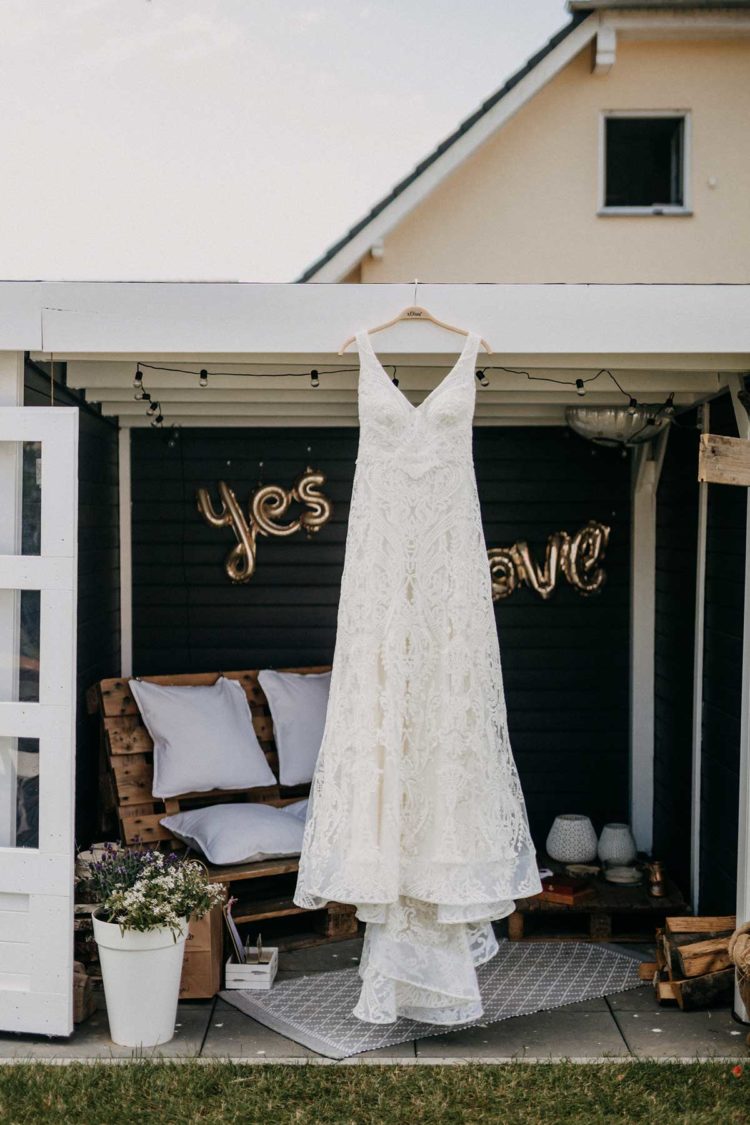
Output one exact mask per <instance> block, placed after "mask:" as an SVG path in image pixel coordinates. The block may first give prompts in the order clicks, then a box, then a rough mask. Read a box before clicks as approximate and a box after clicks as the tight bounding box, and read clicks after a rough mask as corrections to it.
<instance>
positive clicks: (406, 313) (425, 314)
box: [338, 278, 492, 355]
mask: <svg viewBox="0 0 750 1125" xmlns="http://www.w3.org/2000/svg"><path fill="white" fill-rule="evenodd" d="M418 285H419V281H418V280H417V278H415V279H414V304H413V305H407V306H406V308H405V309H402V310H401V312H400V313H398V314H397V315H396V316H394V317H393V318H392V319H391V320H386V322H385V324H378V325H376V327H375V328H370V329H368V335H369V336H372V334H373V333H374V332H382V331H383V329H384V328H390V327H391V325H393V324H398V323H399V321H401V320H427V321H429V322H430V324H436V325H437V326H438V328H445V329H446V330H447V331H448V332H456V333H458V335H459V336H468V335H469V333H468V331H467V329H466V328H458V327H457V326H456V325H455V324H447V323H446V322H445V321H444V320H438V318H437V317H436V316H433V315H432V313H431V312H430V311H429V309H426V308H424V307H423V306H422V305H418V304H417V287H418ZM356 338H357V337H356V336H350V337H349V339H348V340H345V341H344V343H343V344H342V345H341V347H340V348H339V352H338V354H339V355H343V354H344V352H345V351H346V349H347V348H348V347H349V345H350V344H353V343H354V341H355V340H356ZM479 342H480V344H481V345H482V347H483V348H484V350H485V351H486V352H488V353H489V354H490V355H491V354H492V348H491V347H490V345H489V344H488V343H487V341H486V340H485V339H482V338H480V340H479Z"/></svg>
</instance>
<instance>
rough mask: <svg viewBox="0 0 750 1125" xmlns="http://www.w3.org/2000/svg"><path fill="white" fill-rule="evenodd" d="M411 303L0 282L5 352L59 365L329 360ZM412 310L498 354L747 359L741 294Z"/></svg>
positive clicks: (460, 303) (545, 288) (445, 345)
mask: <svg viewBox="0 0 750 1125" xmlns="http://www.w3.org/2000/svg"><path fill="white" fill-rule="evenodd" d="M413 297H414V286H413V285H395V284H394V285H391V284H388V285H335V286H332V285H321V284H315V285H279V284H257V285H256V284H215V285H210V284H177V283H174V284H172V283H165V284H161V285H157V284H149V283H147V282H139V283H136V282H134V283H124V284H119V285H118V284H112V283H109V282H92V283H88V284H86V283H83V282H43V283H36V282H31V283H16V282H3V283H0V348H5V349H12V350H24V349H28V350H31V351H42V352H47V353H49V352H50V351H54V353H55V355H56V357H57V358H61V359H62V358H69V357H70V356H71V355H73V354H80V355H85V354H88V355H101V354H106V355H110V356H113V355H114V354H115V353H119V354H118V355H117V358H118V359H121V360H123V359H127V358H128V357H134V358H136V359H143V358H144V357H145V355H146V354H147V353H151V354H154V353H158V354H160V355H165V354H181V355H183V356H184V355H188V354H192V355H205V356H206V357H209V356H211V355H239V356H241V357H244V358H245V361H247V358H248V357H249V356H253V357H257V358H262V357H264V356H265V357H267V356H274V357H275V358H276V361H277V362H278V359H279V357H280V356H285V357H288V358H291V357H294V356H297V357H299V356H303V357H304V356H308V355H316V356H330V357H332V358H333V357H334V356H336V353H337V351H338V348H339V347H340V346H341V343H342V342H343V341H344V340H345V339H346V338H347V337H348V336H349V335H350V334H351V332H352V331H353V330H354V329H357V328H367V327H369V326H370V325H373V324H378V323H380V322H382V321H383V320H387V319H389V317H392V316H393V314H394V312H395V311H398V309H399V308H403V307H404V306H405V305H407V304H409V303H411V302H412V301H413ZM419 301H420V303H421V304H424V305H426V306H427V307H428V308H429V309H430V310H431V311H432V312H434V314H435V315H436V316H438V317H440V318H441V319H445V320H447V321H449V322H451V323H454V324H460V325H462V326H465V327H467V328H474V329H477V330H480V331H481V332H482V335H483V336H484V337H485V339H487V340H489V342H490V344H491V346H492V348H493V350H494V354H495V356H502V357H509V356H512V355H522V356H529V355H538V356H544V355H566V356H571V355H580V356H585V357H586V359H585V360H584V361H583V364H584V366H590V365H591V363H593V362H598V361H599V359H600V358H601V359H604V357H610V356H617V355H621V356H628V355H630V356H644V355H651V356H657V357H666V356H698V355H702V356H704V357H708V358H706V359H704V361H703V363H704V365H707V366H708V367H710V368H713V369H714V370H715V369H716V367H717V366H718V367H719V368H724V369H727V370H729V369H731V368H732V367H734V364H735V362H736V358H737V356H738V355H742V356H744V357H745V358H744V366H745V367H747V366H748V355H749V353H750V340H749V338H748V327H747V326H748V324H749V323H750V285H496V284H488V285H475V284H467V285H460V284H456V285H454V284H448V285H436V284H431V285H422V286H420V289H419ZM42 326H43V331H42ZM42 341H43V342H42ZM379 348H380V350H381V352H383V353H385V354H386V355H398V354H402V355H404V356H411V355H416V354H419V355H423V356H424V355H432V356H434V357H436V359H437V362H443V359H444V357H446V356H452V357H453V358H455V354H456V351H457V348H456V340H455V337H454V336H452V335H451V333H448V332H444V331H442V330H441V329H439V328H437V327H435V326H434V325H429V324H426V323H425V324H420V325H418V326H416V325H415V324H413V323H402V324H399V325H396V326H394V327H393V328H392V329H389V331H388V332H387V333H385V334H384V335H383V336H382V337H381V338H380V340H379ZM347 354H348V355H352V354H353V353H352V352H351V351H350V353H347ZM723 357H726V360H725V359H724V358H723ZM733 357H734V358H733ZM501 362H505V360H501ZM618 366H628V364H627V363H625V364H623V363H620V364H618ZM654 366H655V367H657V368H659V367H661V366H664V364H663V363H661V362H659V360H658V359H657V361H656V362H655V363H654Z"/></svg>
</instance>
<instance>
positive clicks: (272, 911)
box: [232, 895, 308, 925]
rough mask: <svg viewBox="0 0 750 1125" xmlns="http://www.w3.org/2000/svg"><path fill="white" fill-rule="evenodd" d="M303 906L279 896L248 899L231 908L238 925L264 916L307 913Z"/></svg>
mask: <svg viewBox="0 0 750 1125" xmlns="http://www.w3.org/2000/svg"><path fill="white" fill-rule="evenodd" d="M307 913H308V911H307V909H306V908H305V907H304V906H297V904H296V903H295V902H294V901H293V900H292V899H291V898H289V897H288V896H286V895H284V896H282V897H280V898H270V899H259V900H258V901H257V902H253V900H252V899H248V900H247V901H245V902H242V901H240V902H238V903H237V904H236V906H234V907H233V909H232V916H233V917H234V920H235V922H236V923H237V924H238V925H241V924H242V923H243V922H261V921H262V920H263V919H264V918H287V917H291V915H293V914H307Z"/></svg>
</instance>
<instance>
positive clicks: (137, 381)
mask: <svg viewBox="0 0 750 1125" xmlns="http://www.w3.org/2000/svg"><path fill="white" fill-rule="evenodd" d="M133 386H134V387H136V388H137V389H138V390H140V389H141V387H142V386H143V372H142V371H141V365H140V364H138V366H137V367H136V369H135V375H134V376H133Z"/></svg>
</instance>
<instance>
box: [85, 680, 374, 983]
mask: <svg viewBox="0 0 750 1125" xmlns="http://www.w3.org/2000/svg"><path fill="white" fill-rule="evenodd" d="M282 670H283V671H288V672H297V673H300V674H303V675H304V674H307V673H316V672H317V673H319V672H327V671H328V670H329V666H316V667H310V668H287V669H282ZM222 675H223V676H226V677H227V678H228V679H232V680H237V681H238V682H239V683H240V684H242V687H243V688H244V690H245V694H246V695H247V699H248V703H249V706H250V713H251V716H252V723H253V727H254V729H255V733H256V735H257V737H258V741H259V742H260V745H261V747H262V749H263V751H264V753H265V755H266V759H267V761H268V764H269V765H270V767H271V769H272V770H273V772H274V775H275V776H276V777H278V773H279V761H278V753H277V750H276V745H275V743H274V740H273V723H272V720H271V713H270V708H269V706H268V701H267V699H266V697H265V695H264V693H263V689H262V688H261V686H260V684H259V682H258V670H250V671H239V672H205V673H189V674H181V675H174V676H168V675H167V676H143V677H141V678H142V679H143V680H145V681H146V682H148V683H154V684H168V685H177V686H188V685H189V686H195V685H205V686H209V685H211V684H214V683H216V681H217V680H218V678H219V676H222ZM88 703H89V710H90V711H92V713H98V714H99V716H100V723H101V748H102V749H101V758H102V766H101V770H100V799H101V801H102V804H103V818H102V819H103V822H104V823H106V822H107V817H108V816H109V817H110V818H111V819H114V820H115V821H116V824H117V827H118V830H119V834H120V837H121V839H122V841H123V842H124V843H126V844H135V843H146V844H154V845H162V846H171V847H173V848H175V849H182V848H183V847H184V845H183V844H182V843H181V842H180V841H179V840H177V839H176V838H175V837H174V836H172V834H171V833H170V832H169V831H168V830H167V829H166V828H165V827H164V826H163V825H162V824H161V820H162V818H163V817H165V816H169V815H171V814H173V813H177V812H180V811H184V810H185V809H190V808H199V807H204V806H206V805H211V804H227V803H229V802H233V801H250V802H262V803H265V804H271V805H275V806H277V807H281V806H283V805H288V804H291V803H292V802H294V801H299V800H301V799H302V798H304V797H306V796H308V794H309V791H310V786H309V785H303V786H296V787H294V788H289V787H283V786H281V785H279V784H278V783H277V784H275V785H273V786H268V787H265V788H255V789H242V790H231V791H228V790H212V791H211V792H208V793H184V794H181V795H179V796H177V797H172V798H167V799H165V800H161V799H159V798H157V797H154V795H153V792H152V788H153V743H152V741H151V736H150V735H149V733H148V731H147V730H146V727H145V726H144V724H143V721H142V719H141V715H140V712H139V710H138V706H137V704H136V702H135V699H134V698H133V695H132V693H131V691H130V688H129V686H128V681H127V680H126V679H120V678H118V679H110V680H102V681H101V682H100V683H98V684H96V685H94V687H93V688H92V689H91V691H90V692H89V694H88ZM298 866H299V865H298V860H297V858H296V857H289V858H286V859H276V860H263V861H262V862H260V863H248V864H233V865H232V866H229V867H216V866H211V865H208V871H209V875H210V878H211V880H212V881H213V882H219V883H225V884H226V886H227V891H228V893H230V894H233V895H236V896H239V897H241V899H242V906H241V909H240V910H239V911H236V912H235V918H236V920H237V921H238V923H243V922H244V923H249V922H256V923H257V922H260V921H263V920H266V919H275V918H281V917H287V916H291V915H294V914H304V913H307V912H306V911H304V910H303V909H302V908H301V907H298V906H296V905H295V904H294V902H293V901H292V894H293V886H290V882H289V879H290V877H292V876H294V875H295V873H296V872H297V870H298ZM275 882H277V883H278V885H277V887H274V883H275ZM238 884H240V886H241V889H240V887H238ZM311 920H312V922H313V925H314V928H315V930H316V931H317V934H318V935H320V936H319V937H318V938H317V940H339V939H341V938H345V937H352V936H354V935H356V933H357V932H358V927H357V920H356V917H355V915H354V907H353V906H349V905H345V904H342V903H329V905H328V906H327V907H326V908H325V909H324V910H322V911H316V912H314V913H313V915H312V919H311ZM212 925H213V926H214V927H215V926H216V923H215V922H212V923H210V924H209V923H206V926H207V927H208V928H207V929H205V930H200V931H198V930H196V932H195V933H194V936H193V941H192V942H189V943H188V947H187V949H186V952H185V967H184V971H183V991H182V993H181V995H182V996H184V997H188V996H190V997H197V996H212V995H214V993H215V992H216V991H217V990H218V988H219V980H220V976H221V969H222V964H223V959H222V956H221V947H222V944H223V935H222V933H221V926H220V925H219V927H218V935H216V933H215V930H214V929H211V928H210V927H211V926H212ZM209 930H210V932H209ZM201 935H202V936H201ZM195 942H198V943H200V944H195ZM217 966H218V975H217ZM211 990H212V991H211Z"/></svg>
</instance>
